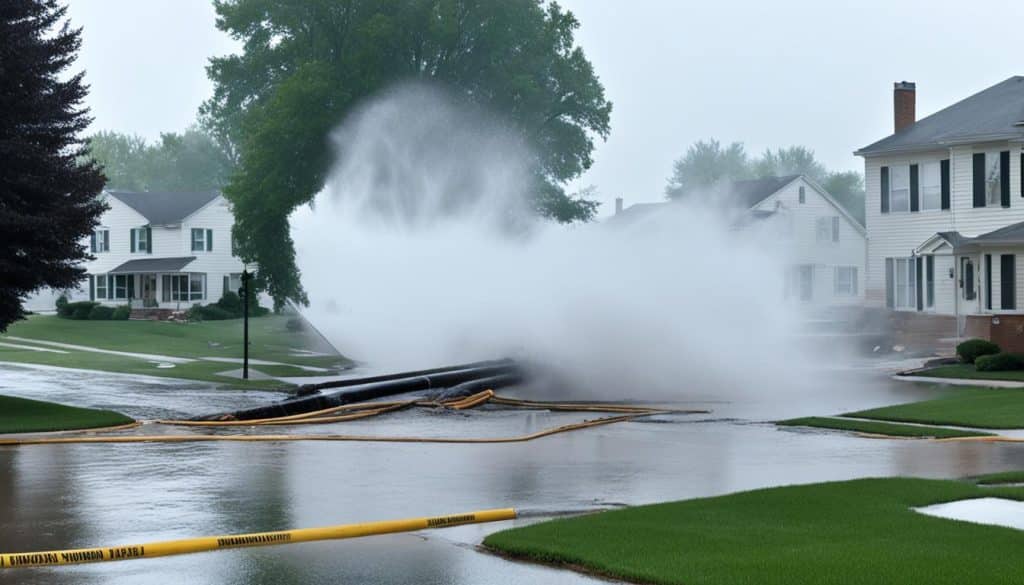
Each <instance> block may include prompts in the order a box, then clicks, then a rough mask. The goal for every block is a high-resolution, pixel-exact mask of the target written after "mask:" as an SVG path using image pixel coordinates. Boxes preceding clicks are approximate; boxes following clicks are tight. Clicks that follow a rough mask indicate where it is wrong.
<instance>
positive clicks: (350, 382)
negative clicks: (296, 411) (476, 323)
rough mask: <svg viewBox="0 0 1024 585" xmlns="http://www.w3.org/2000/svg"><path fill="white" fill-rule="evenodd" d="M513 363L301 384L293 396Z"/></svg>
mask: <svg viewBox="0 0 1024 585" xmlns="http://www.w3.org/2000/svg"><path fill="white" fill-rule="evenodd" d="M513 363H514V362H513V361H512V360H510V359H508V358H505V359H500V360H486V361H482V362H472V363H469V364H462V365H458V366H445V367H443V368H432V369H429V370H416V371H412V372H401V373H398V374H385V375H382V376H369V377H366V378H350V379H347V380H332V381H330V382H320V383H318V384H302V385H301V386H299V387H298V388H296V389H295V396H308V395H309V394H312V393H313V392H319V391H320V390H327V389H330V388H345V387H347V386H360V385H362V384H369V383H371V382H387V381H388V380H400V379H402V378H412V377H414V376H426V375H429V374H440V373H442V372H451V371H454V370H471V369H474V368H483V367H487V366H502V365H512V364H513Z"/></svg>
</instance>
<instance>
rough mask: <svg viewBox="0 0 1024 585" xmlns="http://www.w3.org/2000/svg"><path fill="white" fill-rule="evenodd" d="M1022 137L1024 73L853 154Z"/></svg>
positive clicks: (881, 152) (870, 153) (906, 150)
mask: <svg viewBox="0 0 1024 585" xmlns="http://www.w3.org/2000/svg"><path fill="white" fill-rule="evenodd" d="M1015 139H1024V76H1020V75H1017V76H1014V77H1011V78H1009V79H1007V80H1006V81H1002V82H1000V83H997V84H995V85H993V86H992V87H990V88H988V89H985V90H982V91H980V92H978V93H976V94H974V95H972V96H970V97H968V98H965V99H963V100H961V101H959V102H957V103H955V104H953V105H951V106H949V107H948V108H945V109H942V110H939V111H938V112H935V113H934V114H932V115H931V116H928V117H926V118H922V119H920V120H918V121H917V122H916V123H914V124H911V125H910V126H907V127H906V128H904V129H903V130H900V131H899V132H897V133H895V134H893V135H891V136H889V137H887V138H883V139H881V140H879V141H878V142H875V143H873V144H870V145H868V146H865V147H864V148H862V149H860V150H858V151H857V152H856V153H854V154H858V155H862V156H864V155H876V154H887V153H898V152H910V151H919V150H925V149H928V148H935V147H946V146H951V145H953V144H964V143H971V142H983V141H988V140H1015Z"/></svg>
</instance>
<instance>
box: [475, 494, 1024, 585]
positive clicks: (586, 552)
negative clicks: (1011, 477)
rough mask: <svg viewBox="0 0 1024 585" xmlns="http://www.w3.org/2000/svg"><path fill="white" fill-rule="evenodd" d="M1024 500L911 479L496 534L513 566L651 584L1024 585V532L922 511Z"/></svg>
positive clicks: (491, 541)
mask: <svg viewBox="0 0 1024 585" xmlns="http://www.w3.org/2000/svg"><path fill="white" fill-rule="evenodd" d="M983 496H991V497H1003V498H1010V499H1016V500H1021V499H1024V489H1021V488H1004V487H997V488H980V487H978V486H977V485H975V484H973V483H971V482H965V481H951V480H928V479H911V478H885V479H860V480H853V481H844V482H833V483H820V484H812V485H803V486H787V487H778V488H771V489H762V490H756V491H749V492H742V493H738V494H731V495H726V496H720V497H714V498H703V499H696V500H686V501H681V502H671V503H664V504H655V505H650V506H639V507H635V508H627V509H623V510H615V511H611V512H603V513H599V514H593V515H589V516H580V517H575V518H569V519H559V520H552V521H549V522H543V523H539V524H533V525H530V526H525V527H521V528H513V529H511V530H506V531H502V532H498V533H496V534H492V535H490V536H488V537H487V538H486V539H485V540H484V545H485V546H487V547H489V548H491V549H493V550H495V551H498V552H501V553H504V554H507V555H511V556H513V557H517V558H522V559H527V560H533V561H538V562H543V563H553V564H560V565H567V566H570V567H573V568H580V569H583V570H586V571H589V572H593V573H597V574H601V575H605V576H610V577H614V578H618V579H626V580H629V581H634V582H640V583H656V584H665V585H677V584H678V585H683V584H685V585H711V584H731V583H758V584H764V585H803V584H806V585H811V584H814V585H840V584H842V585H876V584H878V583H928V584H929V585H961V584H963V583H985V584H986V585H1003V584H1006V585H1009V584H1011V583H1013V584H1016V583H1020V578H1021V573H1020V550H1022V549H1021V547H1024V531H1019V530H1011V529H1007V528H1002V527H997V526H986V525H982V524H971V523H966V522H957V521H952V520H946V519H941V518H935V517H932V516H926V515H924V514H919V513H917V512H914V511H913V510H912V508H913V507H920V506H927V505H931V504H937V503H943V502H949V501H954V500H960V499H967V498H977V497H983Z"/></svg>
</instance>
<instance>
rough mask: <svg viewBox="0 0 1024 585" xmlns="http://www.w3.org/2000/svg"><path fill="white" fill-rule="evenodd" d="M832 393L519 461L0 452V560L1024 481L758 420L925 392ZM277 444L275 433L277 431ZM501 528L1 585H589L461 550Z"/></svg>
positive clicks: (887, 387)
mask: <svg viewBox="0 0 1024 585" xmlns="http://www.w3.org/2000/svg"><path fill="white" fill-rule="evenodd" d="M834 379H835V380H836V384H835V385H834V386H830V387H823V388H822V389H821V394H820V395H819V396H817V397H816V399H815V400H810V401H785V400H779V399H777V398H775V397H773V396H772V395H771V394H768V393H761V394H757V395H754V396H751V397H750V398H748V399H745V400H738V401H732V402H728V403H727V402H716V401H713V400H707V399H706V398H705V399H703V400H699V401H693V402H684V403H679V404H677V405H676V406H680V407H688V408H699V407H702V406H703V407H710V408H711V409H712V410H714V412H713V413H712V414H710V415H691V416H663V417H655V418H652V419H646V420H643V421H635V422H627V423H620V424H615V425H610V426H603V427H598V428H594V429H588V430H584V431H579V432H573V433H568V434H563V435H556V436H552V437H547V438H544V439H540V440H538V441H534V442H529V443H515V444H501V445H494V444H481V445H437V444H422V443H421V444H417V443H317V442H296V443H244V444H243V443H201V444H200V443H192V444H127V445H67V446H59V445H53V446H32V447H22V448H0V550H2V551H4V552H19V551H34V550H46V549H59V548H70V547H80V546H92V545H114V544H131V543H138V542H146V541H151V540H163V539H170V538H181V537H189V536H201V535H215V534H229V533H240V532H254V531H267V530H276V529H284V528H298V527H311V526H323V525H331V524H342V523H350V522H359V521H368V520H380V519H389V518H404V517H411V516H424V515H435V514H448V513H453V512H461V511H468V510H474V509H480V508H492V507H505V506H515V507H520V508H523V509H540V510H547V511H559V510H566V509H586V508H592V507H604V506H614V505H619V504H643V503H649V502H656V501H663V500H674V499H684V498H692V497H699V496H710V495H717V494H723V493H728V492H734V491H738V490H744V489H751V488H757V487H764V486H770V485H780V484H793V483H806V482H813V481H824V480H837V479H849V478H854V477H865V476H892V475H913V476H921V477H958V476H965V475H972V474H980V473H988V472H996V471H1002V470H1009V469H1021V468H1024V445H1013V444H982V443H936V442H930V441H910V440H872V439H863V438H857V437H853V436H849V435H845V434H841V433H833V432H827V431H806V430H794V429H786V430H781V429H779V428H776V427H775V426H773V425H771V424H769V423H768V422H766V421H767V420H768V419H771V418H780V417H782V416H799V415H807V414H834V413H838V412H845V411H847V410H853V409H856V408H867V407H871V406H880V405H884V404H893V403H897V402H905V401H912V400H917V399H921V398H924V397H928V396H934V395H936V393H937V392H941V390H939V391H936V390H935V389H934V388H929V387H926V386H921V385H913V384H908V383H905V382H895V381H891V380H889V379H888V378H887V377H886V376H884V375H882V374H879V373H877V372H873V371H862V370H856V369H851V370H848V371H843V372H839V373H836V374H835V376H834ZM851 389H856V391H851ZM0 394H11V395H18V396H25V397H35V398H40V399H48V400H55V401H61V402H67V403H71V404H77V405H81V406H97V407H105V408H115V409H118V410H121V411H123V412H125V413H127V414H129V415H132V416H135V417H139V418H146V419H151V418H162V417H167V416H185V415H194V414H200V413H207V412H212V411H218V410H228V409H234V408H239V407H242V406H248V405H255V404H261V403H264V402H266V401H268V400H273V399H276V398H278V397H279V395H275V394H272V393H266V392H239V391H225V390H222V391H217V390H213V389H211V388H210V387H209V386H208V385H204V384H198V383H189V382H173V381H167V380H154V379H143V378H138V377H132V376H116V375H108V374H93V373H80V372H79V373H74V374H73V375H69V374H68V373H67V372H62V371H59V370H46V369H30V368H23V367H16V366H6V365H0ZM594 417H595V415H593V414H589V415H581V414H576V413H547V412H525V411H510V410H502V409H498V408H493V407H488V408H485V409H481V410H473V411H469V412H465V413H436V412H430V411H415V412H403V413H395V414H394V415H388V416H385V417H380V418H376V419H371V420H363V421H353V422H349V423H341V424H338V425H331V426H327V427H312V426H307V427H297V428H296V429H295V430H294V432H318V433H323V432H331V433H361V434H380V435H386V434H403V435H423V436H427V435H430V436H502V435H509V434H524V433H527V432H532V431H535V430H540V429H542V428H546V427H550V426H557V425H559V424H565V423H566V422H573V421H578V420H583V419H589V418H594ZM282 430H283V429H282V428H281V427H275V429H274V432H281V431H282ZM176 432H191V431H188V430H177V431H176ZM236 432H249V431H246V430H244V429H243V430H240V431H236ZM516 522H526V520H520V521H516ZM513 524H514V523H513V522H506V523H498V524H491V525H482V526H463V527H456V528H448V529H443V530H435V531H430V532H423V533H418V534H404V535H392V536H381V537H371V538H367V539H361V540H351V541H335V542H323V543H312V544H300V545H292V546H280V547H268V548H259V549H244V550H235V551H229V552H219V553H203V554H197V555H187V556H179V557H168V558H162V559H151V560H143V561H132V562H126V563H104V564H98V565H81V566H75V567H63V568H53V569H23V570H13V571H5V572H2V573H0V584H6V583H18V584H35V583H38V584H42V583H115V584H139V583H143V584H148V583H153V584H157V583H160V584H163V583H169V582H184V583H196V584H205V583H210V584H214V583H232V584H233V583H238V584H241V583H253V584H267V585H270V584H274V585H278V584H290V583H324V584H327V583H360V584H363V583H380V584H384V583H398V584H409V585H412V584H416V585H422V584H446V585H448V584H463V583H465V584H469V583H495V584H502V583H509V584H512V583H515V584H516V585H521V584H531V583H585V582H598V581H595V580H592V579H588V578H586V577H582V576H579V575H576V574H574V573H571V572H568V571H561V570H555V569H549V568H544V567H537V566H532V565H527V564H522V563H511V562H508V561H505V560H502V559H499V558H497V557H494V556H491V555H488V554H483V553H480V552H478V551H477V550H476V549H475V546H476V545H477V544H478V543H479V542H480V540H481V539H482V538H483V536H484V535H486V534H488V533H490V532H493V531H495V530H498V529H500V528H504V527H507V526H511V525H513Z"/></svg>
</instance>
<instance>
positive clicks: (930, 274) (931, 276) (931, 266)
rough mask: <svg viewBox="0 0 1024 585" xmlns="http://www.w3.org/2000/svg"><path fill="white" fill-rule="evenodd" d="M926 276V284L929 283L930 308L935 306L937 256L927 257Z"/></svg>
mask: <svg viewBox="0 0 1024 585" xmlns="http://www.w3.org/2000/svg"><path fill="white" fill-rule="evenodd" d="M924 276H925V279H924V280H925V282H926V283H927V287H926V288H927V290H926V291H925V294H926V295H927V299H926V300H927V301H928V302H927V305H928V306H929V307H934V306H935V256H925V261H924Z"/></svg>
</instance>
